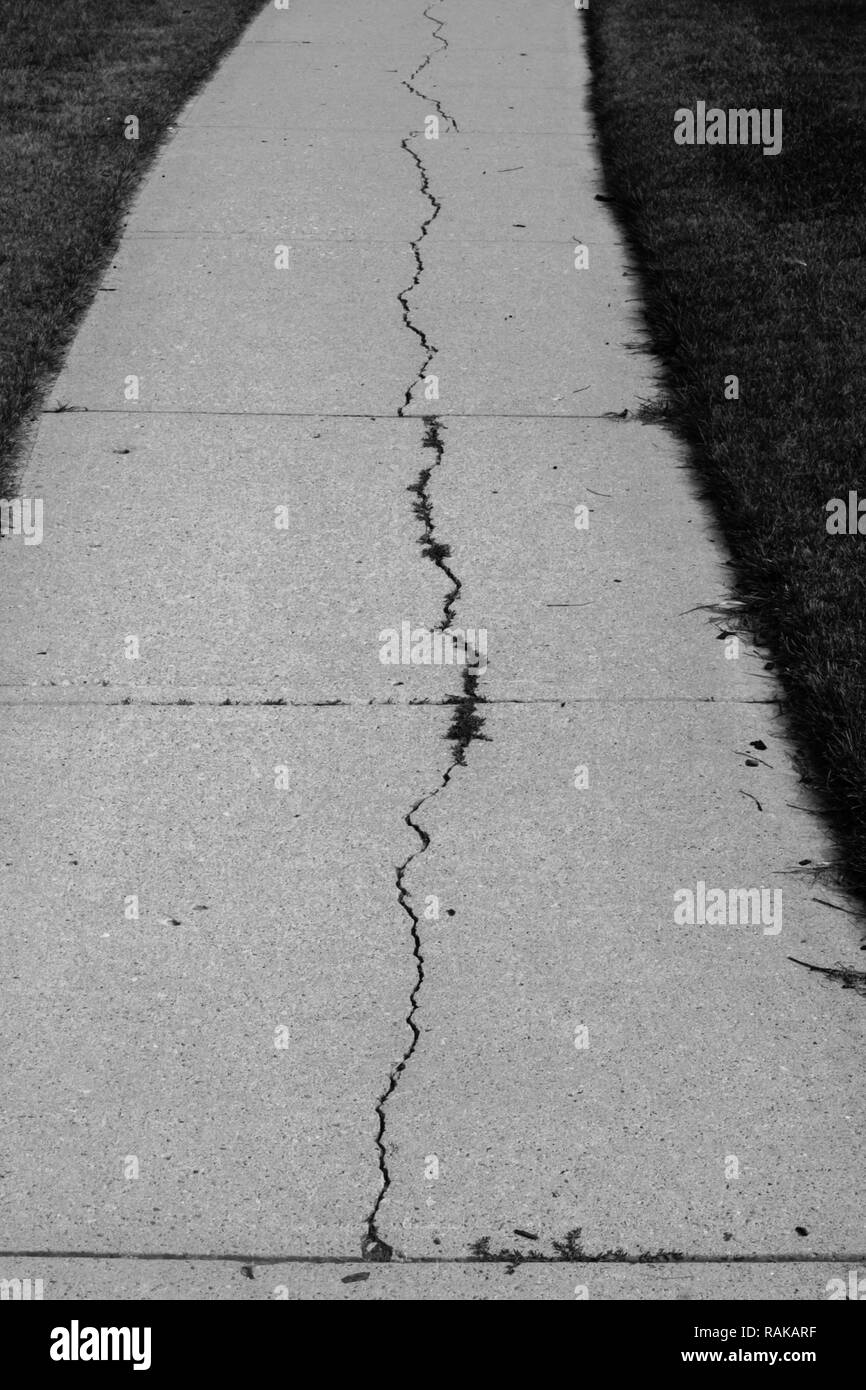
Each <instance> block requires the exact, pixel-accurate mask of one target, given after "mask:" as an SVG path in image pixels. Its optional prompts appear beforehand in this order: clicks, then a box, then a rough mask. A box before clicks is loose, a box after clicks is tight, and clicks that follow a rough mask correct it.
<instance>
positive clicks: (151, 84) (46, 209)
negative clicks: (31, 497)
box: [0, 0, 265, 496]
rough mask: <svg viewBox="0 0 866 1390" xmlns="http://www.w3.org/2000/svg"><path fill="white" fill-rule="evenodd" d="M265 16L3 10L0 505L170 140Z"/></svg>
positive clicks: (50, 2)
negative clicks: (28, 430)
mask: <svg viewBox="0 0 866 1390" xmlns="http://www.w3.org/2000/svg"><path fill="white" fill-rule="evenodd" d="M264 3H265V0H0V495H3V496H9V495H12V492H13V482H12V479H11V477H10V473H11V467H10V465H11V459H12V451H13V449H14V446H15V442H16V438H17V436H18V432H19V427H20V425H21V422H22V420H23V418H24V417H25V416H26V415H27V413H28V411H30V410H32V408H33V406H34V404H35V403H36V401H37V400H38V393H39V386H40V383H42V382H43V381H44V379H45V378H46V376H47V375H48V374H50V373H51V372H52V371H53V370H55V369H56V368H57V367H58V366H59V364H60V359H61V356H62V349H63V347H64V345H65V344H66V343H67V342H68V341H69V338H70V336H71V334H72V332H73V330H74V328H75V326H76V323H77V320H78V317H79V315H80V313H81V311H82V310H83V309H85V308H86V307H87V304H88V303H89V301H90V299H91V297H92V295H93V288H94V283H95V280H96V278H97V276H98V274H99V271H100V270H101V268H102V267H103V266H104V265H105V264H106V262H107V260H108V258H109V256H110V254H111V252H112V250H113V247H114V244H115V240H116V237H117V233H118V230H119V224H120V218H121V215H122V213H123V211H124V208H125V206H126V204H127V202H128V199H129V196H130V194H131V192H132V191H133V190H134V188H135V185H136V184H137V182H138V180H139V179H140V177H141V175H142V173H143V172H144V170H145V169H146V167H147V164H148V161H149V158H150V156H151V155H152V154H153V152H154V150H155V148H156V146H157V144H158V142H159V140H160V138H161V136H162V135H163V133H164V131H165V128H166V126H167V125H168V124H169V122H170V120H171V118H172V117H173V116H174V115H175V114H176V112H177V110H178V108H179V107H180V106H181V105H182V104H183V102H184V101H185V100H186V99H187V97H189V96H190V95H191V94H192V93H193V92H194V90H195V89H196V87H197V86H198V84H199V83H200V82H201V81H202V79H203V78H205V77H207V76H208V75H209V73H210V72H211V70H212V69H213V67H214V65H215V63H216V61H217V59H218V58H219V57H220V55H221V54H222V53H223V52H224V51H225V50H226V48H227V47H228V46H229V45H230V44H231V43H232V41H233V40H234V39H236V38H237V37H238V35H239V34H240V33H241V31H242V30H243V28H244V27H245V25H246V23H247V22H248V20H250V19H251V18H252V16H253V15H255V14H256V12H257V11H258V10H260V9H262V7H263V5H264ZM129 115H135V116H137V117H138V120H139V126H140V131H139V139H138V140H128V139H126V138H125V135H124V129H125V127H124V121H125V118H126V117H127V116H129Z"/></svg>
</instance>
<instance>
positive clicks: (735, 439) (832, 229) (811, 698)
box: [585, 0, 866, 893]
mask: <svg viewBox="0 0 866 1390" xmlns="http://www.w3.org/2000/svg"><path fill="white" fill-rule="evenodd" d="M585 20H586V23H587V25H588V30H589V35H590V44H591V54H592V63H593V70H594V74H595V76H594V102H595V106H596V110H597V113H598V117H599V123H600V129H601V133H602V139H603V142H604V162H605V172H606V177H607V183H608V192H609V194H610V195H611V196H612V197H613V198H614V200H615V201H616V203H617V204H618V205H619V211H620V213H621V216H622V217H623V219H624V223H625V226H626V228H627V231H628V234H629V237H630V239H631V242H632V245H633V247H634V249H635V251H636V253H637V256H638V259H639V261H640V264H641V265H642V267H643V285H644V293H645V295H646V300H647V305H648V323H649V327H650V332H651V334H652V337H653V341H654V344H655V348H656V350H657V351H658V352H659V354H660V356H661V357H662V359H663V361H664V363H665V366H666V373H667V386H668V404H667V409H666V412H665V413H666V414H667V416H668V418H669V419H670V420H671V422H672V425H673V427H674V428H675V429H676V430H677V431H678V432H679V433H680V434H681V436H682V437H683V438H685V439H686V440H687V441H688V442H689V444H690V445H691V447H692V451H693V457H694V460H695V466H696V468H697V469H698V470H699V472H700V474H701V476H702V478H703V480H704V482H705V485H706V491H707V493H708V495H709V496H711V497H712V499H713V501H714V504H715V507H716V511H717V515H718V516H719V518H720V520H721V523H722V525H723V528H724V530H725V533H726V536H727V540H728V543H729V545H730V548H731V551H732V553H733V557H734V565H735V573H736V578H737V584H738V593H739V596H740V597H741V598H742V599H744V600H745V601H746V604H747V610H748V617H749V624H750V626H751V627H752V629H753V631H755V632H756V634H757V636H758V637H759V639H760V640H762V641H763V642H766V644H767V645H768V646H769V648H770V650H771V652H772V653H773V658H774V664H775V667H776V669H777V670H778V672H779V674H780V677H781V680H782V682H783V685H784V687H785V690H786V694H787V700H786V706H787V713H788V716H789V719H790V727H791V731H792V734H793V736H794V738H795V739H796V741H797V744H798V746H799V748H800V750H801V751H802V753H803V754H804V768H805V769H807V776H808V779H809V780H810V782H811V785H812V786H813V787H814V788H816V789H817V790H818V791H819V792H820V793H821V794H823V796H824V797H825V800H826V804H827V807H828V810H829V812H830V816H831V823H832V824H833V827H834V832H835V835H836V839H837V844H838V846H839V853H840V855H841V857H842V859H843V860H844V864H845V866H846V869H847V874H848V879H849V882H850V883H851V884H852V886H854V887H855V888H857V889H858V890H859V891H860V892H861V893H863V892H864V890H866V535H862V536H861V535H858V534H854V535H848V534H844V535H831V534H828V532H827V529H826V524H827V521H828V513H827V511H826V504H827V503H828V502H829V501H830V499H831V498H843V499H846V500H847V498H848V493H849V491H857V490H858V489H859V491H860V493H861V495H862V496H864V497H866V467H864V446H866V119H864V112H866V6H864V5H863V3H862V0H653V3H652V4H647V3H646V0H591V4H590V8H589V10H588V12H587V14H586V16H585ZM698 101H705V102H706V103H707V107H720V108H723V109H724V110H727V109H728V108H730V107H735V108H740V107H746V108H748V107H757V108H759V109H761V108H770V109H773V108H777V107H781V109H782V112H783V142H782V151H781V153H780V154H779V155H777V156H776V157H773V156H766V155H764V154H763V152H762V149H761V147H760V146H758V145H749V146H729V145H712V146H710V145H705V146H699V145H697V144H694V145H685V144H683V145H679V144H675V143H674V139H673V132H674V112H675V111H676V110H677V109H678V108H690V109H691V110H693V111H694V109H695V107H696V103H697V102H698ZM729 375H736V376H737V377H738V378H739V390H740V397H739V400H726V399H725V392H724V381H725V377H726V376H729ZM864 512H866V508H864ZM864 531H866V516H864Z"/></svg>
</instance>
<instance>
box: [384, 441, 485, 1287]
mask: <svg viewBox="0 0 866 1390" xmlns="http://www.w3.org/2000/svg"><path fill="white" fill-rule="evenodd" d="M424 425H425V432H424V439H423V441H422V442H423V447H424V448H427V449H433V450H435V453H436V458H435V460H434V461H433V462H432V463H431V464H429V465H428V466H427V467H426V468H422V470H421V473H420V474H419V476H418V480H417V481H416V482H415V483H413V484H412V485H411V486H410V488H409V489H408V490H409V491H410V492H414V493H415V494H416V496H417V499H418V500H417V501H416V503H415V506H414V511H415V515H416V516H417V517H418V518H419V519H420V520H421V521H423V523H424V532H423V535H422V536H421V537H420V543H421V547H422V551H423V553H424V555H426V556H427V558H428V559H430V560H432V561H433V563H434V564H435V565H436V566H437V567H438V568H439V569H441V570H442V572H443V573H444V574H446V575H447V576H448V578H449V579H450V581H451V584H452V588H451V590H450V592H449V593H448V594H447V595H446V597H445V600H444V602H443V605H442V618H441V620H440V622H439V624H438V626H439V628H440V629H441V630H443V631H444V630H445V629H446V628H447V627H448V626H449V625H450V623H451V622H452V621H453V619H454V604H455V602H456V600H457V596H458V594H459V593H460V580H459V579H458V578H457V576H456V575H455V574H454V573H453V571H452V570H451V569H450V568H449V567H448V565H446V564H445V563H444V561H445V559H446V558H447V557H448V556H450V554H451V551H450V549H449V547H448V546H447V545H443V544H441V542H439V541H437V540H436V538H435V531H434V525H433V505H432V502H431V499H430V494H429V483H430V477H431V474H432V472H433V469H434V468H436V467H438V466H439V465H440V464H441V462H442V457H443V454H444V452H445V445H444V442H443V439H442V433H441V431H442V428H443V427H442V424H441V422H440V421H439V420H438V419H437V418H436V416H433V415H429V416H425V417H424ZM469 655H470V654H469V653H467V656H469ZM471 655H472V656H474V657H476V658H477V653H475V652H472V653H471ZM477 664H478V663H477V660H476V662H475V665H476V666H477ZM479 680H480V674H479V672H478V671H477V670H474V669H473V666H472V664H470V663H469V661H468V660H467V664H466V665H465V666H464V667H463V674H462V687H463V688H462V691H461V693H460V694H459V695H454V696H451V698H450V699H449V701H448V703H449V704H451V705H453V706H454V714H453V717H452V720H451V725H450V727H449V729H448V731H447V733H446V734H445V738H446V739H447V741H448V742H449V743H450V745H451V749H452V755H451V761H450V762H449V763H448V765H447V767H446V768H445V771H444V772H443V774H442V778H441V781H440V782H439V785H438V786H437V787H434V788H433V790H432V791H430V792H426V793H425V794H424V796H422V797H420V798H419V799H418V801H416V802H415V804H414V805H413V806H412V807H411V808H410V810H409V811H408V812H407V814H406V815H405V816H404V821H405V823H406V825H408V826H409V828H410V829H411V830H413V831H414V832H415V834H416V835H417V836H418V839H419V841H420V844H419V845H418V847H417V849H415V850H413V851H412V853H411V854H410V855H408V856H407V858H406V859H404V860H403V863H402V864H399V865H398V866H397V869H396V877H395V884H396V888H397V901H398V902H399V904H400V906H401V907H402V909H403V911H404V912H405V913H406V916H407V917H408V918H409V933H410V936H411V940H412V955H413V957H414V961H415V983H414V984H413V986H412V989H411V991H410V994H409V1010H408V1013H407V1014H406V1024H407V1027H408V1029H409V1032H410V1034H411V1037H410V1038H409V1044H408V1046H407V1048H406V1051H405V1052H404V1053H403V1056H402V1057H401V1058H400V1060H399V1062H398V1063H397V1065H396V1066H395V1067H394V1068H393V1069H392V1071H391V1072H390V1073H389V1076H388V1083H387V1085H386V1086H385V1089H384V1090H383V1091H382V1093H381V1095H380V1096H379V1099H378V1101H377V1103H376V1118H377V1122H378V1128H377V1132H376V1149H377V1152H378V1158H379V1176H380V1183H379V1193H378V1196H377V1197H376V1201H375V1203H374V1205H373V1209H372V1211H371V1212H370V1215H369V1216H368V1217H367V1223H366V1224H367V1229H366V1233H365V1235H364V1239H363V1241H362V1243H361V1253H362V1255H363V1257H364V1259H365V1260H390V1259H392V1258H393V1255H394V1249H393V1247H392V1246H391V1245H389V1244H388V1242H387V1241H385V1240H383V1239H382V1237H381V1236H380V1235H379V1229H378V1220H379V1210H380V1208H381V1206H382V1202H383V1201H384V1199H385V1197H386V1195H387V1193H388V1190H389V1188H390V1186H391V1173H390V1170H389V1167H388V1150H387V1144H386V1134H385V1131H386V1126H387V1117H386V1107H387V1104H388V1101H389V1100H390V1099H391V1097H392V1096H393V1094H394V1092H395V1091H396V1089H397V1086H398V1083H399V1081H400V1078H401V1076H402V1075H403V1072H404V1071H405V1070H406V1067H407V1066H408V1064H409V1062H410V1060H411V1058H412V1056H413V1054H414V1052H415V1049H416V1048H417V1046H418V1042H419V1040H420V1037H421V1033H420V1030H419V1028H418V1025H417V1023H416V1022H415V1016H416V1014H417V1012H418V998H419V995H420V993H421V988H422V986H423V984H424V950H423V943H422V941H421V932H420V919H419V918H418V916H417V914H416V913H415V911H414V910H413V908H412V901H411V898H410V896H409V892H408V889H407V888H406V874H407V873H408V870H409V866H410V864H412V863H413V862H414V860H416V859H418V858H420V856H421V855H422V854H424V853H426V851H427V849H428V848H429V846H430V836H429V835H428V834H427V831H426V830H425V829H424V827H423V825H420V824H419V822H418V821H417V819H416V816H417V814H418V812H419V811H420V810H421V808H422V807H423V806H425V805H426V804H427V802H428V801H432V800H433V798H434V797H436V796H439V794H440V792H443V791H444V790H445V788H446V787H447V786H448V783H449V782H450V781H451V774H452V773H453V771H454V769H455V768H457V767H465V766H466V751H467V749H468V748H469V745H470V744H471V743H473V742H475V741H476V740H482V741H484V742H487V741H488V740H487V739H486V736H485V735H484V734H483V733H482V729H483V727H484V719H483V717H482V716H481V715H480V714H479V712H478V706H479V705H480V704H483V703H484V700H483V696H482V695H480V694H479V690H478V683H479Z"/></svg>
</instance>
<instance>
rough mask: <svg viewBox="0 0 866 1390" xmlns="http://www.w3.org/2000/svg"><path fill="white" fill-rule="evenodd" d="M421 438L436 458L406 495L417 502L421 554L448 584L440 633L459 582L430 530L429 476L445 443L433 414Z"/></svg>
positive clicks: (447, 620) (448, 551) (451, 617)
mask: <svg viewBox="0 0 866 1390" xmlns="http://www.w3.org/2000/svg"><path fill="white" fill-rule="evenodd" d="M422 418H423V420H424V427H425V428H424V438H423V439H422V441H421V446H422V448H424V449H432V450H433V452H434V454H435V455H436V457H435V458H434V459H433V460H432V462H431V463H429V464H428V465H427V467H426V468H422V469H421V472H420V473H419V474H418V477H417V479H416V480H415V482H414V483H410V484H409V486H408V488H407V489H406V491H407V492H414V493H415V495H416V497H417V501H416V502H415V504H414V506H413V508H412V510H413V511H414V513H415V515H416V516H417V518H418V520H419V521H420V522H422V523H423V526H424V530H423V532H422V534H421V536H420V537H419V544H420V546H421V553H422V554H423V555H425V556H426V558H427V559H428V560H432V561H433V564H434V565H435V566H436V567H437V569H440V570H441V571H442V573H443V574H444V575H445V576H446V578H447V579H449V580H450V581H451V590H450V592H449V593H448V594H446V596H445V601H444V603H443V605H442V618H441V621H440V622H439V624H438V627H439V629H440V631H444V630H445V628H447V627H449V626H450V625H451V623H453V621H454V613H455V607H454V606H455V604H456V602H457V599H458V597H459V594H460V580H459V579H458V578H457V575H456V574H455V573H454V571H453V570H452V569H451V568H450V566H449V565H446V563H445V561H446V560H448V559H450V556H451V547H450V546H448V545H444V544H443V543H442V541H437V539H436V534H435V530H434V527H433V503H432V500H431V498H430V492H429V488H430V479H431V477H432V476H433V470H434V468H438V467H439V466H440V465H441V463H442V459H443V456H444V454H445V441H444V440H443V438H442V431H443V429H444V428H445V426H444V425H443V424H442V422H441V421H440V420H439V419H438V417H437V416H435V415H424V416H423V417H422Z"/></svg>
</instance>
